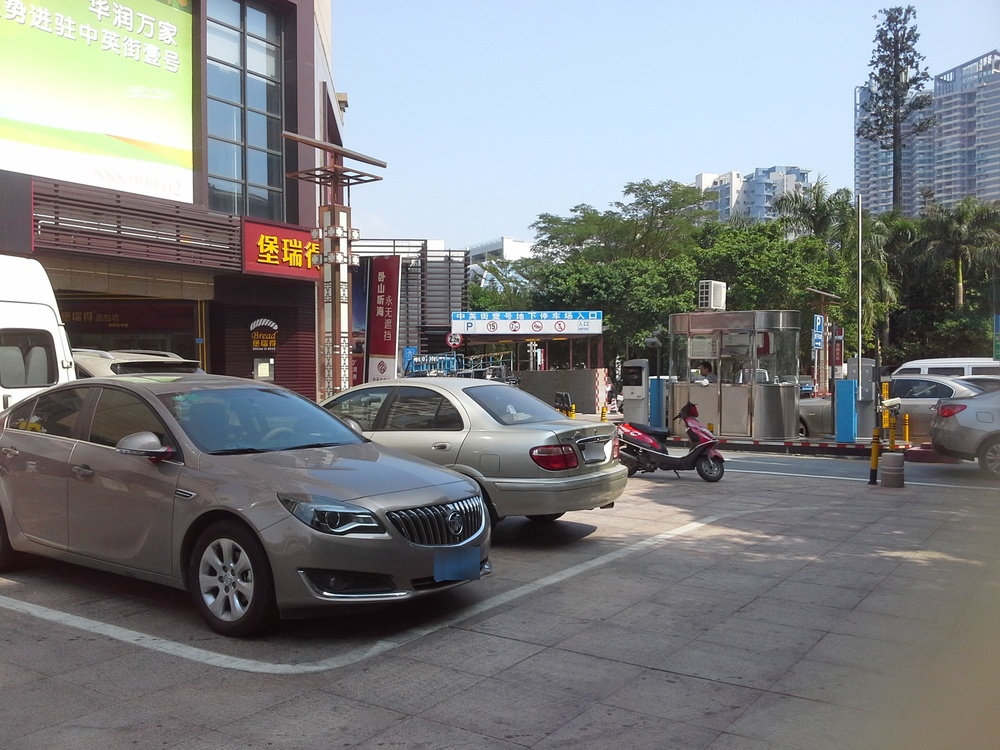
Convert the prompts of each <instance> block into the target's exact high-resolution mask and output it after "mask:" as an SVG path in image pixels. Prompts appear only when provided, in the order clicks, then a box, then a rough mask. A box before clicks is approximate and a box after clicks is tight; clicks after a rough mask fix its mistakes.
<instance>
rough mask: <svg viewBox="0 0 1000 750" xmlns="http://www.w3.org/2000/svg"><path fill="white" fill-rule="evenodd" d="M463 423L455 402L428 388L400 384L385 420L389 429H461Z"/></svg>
mask: <svg viewBox="0 0 1000 750" xmlns="http://www.w3.org/2000/svg"><path fill="white" fill-rule="evenodd" d="M462 426H463V425H462V416H461V415H460V414H459V413H458V409H456V408H455V405H454V404H453V403H452V402H451V401H449V400H448V399H447V398H446V397H445V396H442V395H441V394H440V393H436V392H434V391H431V390H427V389H426V388H411V387H405V388H400V389H399V394H398V396H397V397H396V399H395V400H394V401H393V402H392V404H391V405H390V407H389V413H388V414H387V415H386V420H385V429H386V430H461V429H462Z"/></svg>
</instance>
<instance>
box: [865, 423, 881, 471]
mask: <svg viewBox="0 0 1000 750" xmlns="http://www.w3.org/2000/svg"><path fill="white" fill-rule="evenodd" d="M879 435H880V430H879V428H878V427H876V428H875V429H874V430H872V465H871V471H869V472H868V484H878V449H879Z"/></svg>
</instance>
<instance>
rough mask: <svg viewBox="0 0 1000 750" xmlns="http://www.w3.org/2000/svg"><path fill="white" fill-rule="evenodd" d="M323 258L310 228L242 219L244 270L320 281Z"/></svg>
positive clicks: (245, 271) (263, 274)
mask: <svg viewBox="0 0 1000 750" xmlns="http://www.w3.org/2000/svg"><path fill="white" fill-rule="evenodd" d="M321 258H322V250H321V248H320V244H319V242H318V241H317V240H314V239H313V238H312V232H311V230H309V229H305V228H303V227H298V226H294V225H292V224H271V223H264V222H259V221H250V220H249V219H244V220H243V272H244V273H253V274H259V275H262V276H284V277H289V278H296V279H306V280H309V281H319V280H320V278H321V275H320V260H321Z"/></svg>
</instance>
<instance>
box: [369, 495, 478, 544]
mask: <svg viewBox="0 0 1000 750" xmlns="http://www.w3.org/2000/svg"><path fill="white" fill-rule="evenodd" d="M386 515H387V516H388V518H389V520H390V521H391V522H392V525H393V526H395V527H396V530H397V531H399V533H400V534H402V535H403V536H404V537H406V539H407V540H408V541H410V542H412V543H413V544H421V545H428V546H438V545H445V544H461V543H462V542H464V541H465V540H466V539H470V538H471V537H473V536H475V535H476V534H478V533H479V530H480V529H481V528H482V527H483V521H484V519H485V518H486V506H485V505H484V504H483V499H482V498H481V497H479V496H478V495H475V496H473V497H469V498H466V499H465V500H458V501H456V502H454V503H445V504H444V505H429V506H427V507H425V508H407V509H406V510H393V511H389V512H388V513H387V514H386Z"/></svg>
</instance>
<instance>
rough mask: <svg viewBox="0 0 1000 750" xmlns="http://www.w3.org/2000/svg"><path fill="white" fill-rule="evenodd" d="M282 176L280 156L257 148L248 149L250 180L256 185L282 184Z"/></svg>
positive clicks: (248, 175)
mask: <svg viewBox="0 0 1000 750" xmlns="http://www.w3.org/2000/svg"><path fill="white" fill-rule="evenodd" d="M281 177H282V175H281V157H280V156H278V155H277V154H269V153H267V152H266V151H258V150H257V149H255V148H249V149H247V181H248V182H252V183H254V184H256V185H280V184H281Z"/></svg>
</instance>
